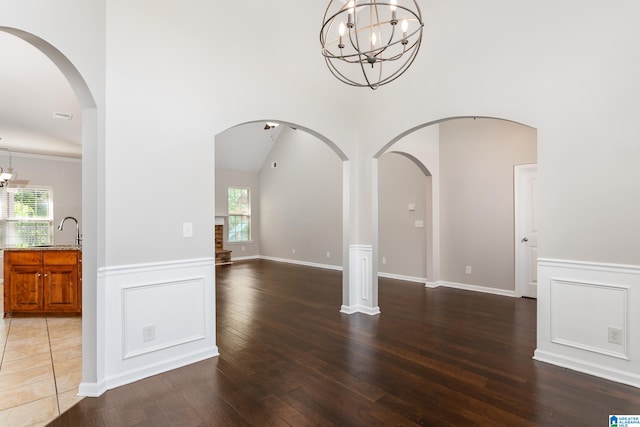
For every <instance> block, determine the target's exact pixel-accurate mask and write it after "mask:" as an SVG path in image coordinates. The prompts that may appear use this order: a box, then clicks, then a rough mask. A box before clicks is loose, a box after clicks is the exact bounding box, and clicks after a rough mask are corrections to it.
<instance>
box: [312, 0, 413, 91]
mask: <svg viewBox="0 0 640 427" xmlns="http://www.w3.org/2000/svg"><path fill="white" fill-rule="evenodd" d="M423 28H424V22H423V21H422V15H421V13H420V8H419V7H418V3H417V2H416V1H415V0H384V1H376V0H368V1H366V0H364V1H363V0H349V1H346V0H331V1H330V2H329V5H328V6H327V10H326V11H325V14H324V18H323V21H322V29H321V30H320V43H321V45H322V55H323V56H324V58H325V62H326V63H327V67H329V70H330V71H331V73H332V74H333V75H334V76H335V77H336V78H337V79H338V80H340V81H342V82H343V83H346V84H348V85H351V86H358V87H370V88H371V89H377V88H378V87H380V86H382V85H384V84H387V83H390V82H392V81H394V80H395V79H397V78H398V77H400V76H401V75H402V74H403V73H404V72H405V71H406V70H407V69H408V68H409V67H410V66H411V64H412V63H413V61H414V59H415V58H416V55H417V54H418V50H419V49H420V44H421V42H422V30H423Z"/></svg>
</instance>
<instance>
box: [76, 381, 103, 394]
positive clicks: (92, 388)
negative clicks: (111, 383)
mask: <svg viewBox="0 0 640 427" xmlns="http://www.w3.org/2000/svg"><path fill="white" fill-rule="evenodd" d="M105 391H107V386H106V384H105V383H104V381H101V382H98V383H86V382H82V383H80V385H79V386H78V396H82V397H100V396H101V395H102V393H104V392H105Z"/></svg>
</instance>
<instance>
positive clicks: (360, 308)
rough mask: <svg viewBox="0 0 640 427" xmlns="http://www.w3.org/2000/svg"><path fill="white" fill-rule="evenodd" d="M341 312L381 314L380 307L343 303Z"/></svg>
mask: <svg viewBox="0 0 640 427" xmlns="http://www.w3.org/2000/svg"><path fill="white" fill-rule="evenodd" d="M340 313H344V314H354V313H363V314H368V315H369V316H376V315H378V314H380V307H373V308H370V307H363V306H346V305H343V306H342V307H340Z"/></svg>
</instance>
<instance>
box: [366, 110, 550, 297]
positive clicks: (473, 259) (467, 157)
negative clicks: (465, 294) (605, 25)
mask: <svg viewBox="0 0 640 427" xmlns="http://www.w3.org/2000/svg"><path fill="white" fill-rule="evenodd" d="M391 150H394V151H402V152H404V153H408V154H410V155H411V156H412V157H413V158H415V159H416V160H417V161H418V162H419V163H421V164H422V165H423V166H424V168H426V169H427V170H429V171H430V172H431V174H432V178H431V179H432V184H433V187H432V191H431V195H430V198H431V200H430V203H429V209H430V210H431V213H432V215H431V233H430V235H429V236H428V239H427V241H428V242H429V244H428V247H427V250H426V252H427V254H428V255H427V257H426V259H425V260H424V261H423V263H424V266H425V267H427V266H428V268H427V274H426V279H427V280H426V281H425V284H426V285H427V286H429V287H437V286H448V287H455V288H462V289H469V290H474V291H480V292H488V293H494V294H500V295H509V296H515V283H514V282H515V279H514V276H515V274H514V268H515V255H514V241H515V236H514V209H513V203H514V196H513V194H514V175H513V173H514V172H513V170H514V166H516V165H520V164H531V163H536V162H537V133H536V130H535V129H534V128H531V127H529V126H526V125H522V124H519V123H516V122H512V121H508V120H502V119H495V118H489V117H453V118H449V119H443V120H438V121H435V122H430V123H427V124H425V125H422V126H418V127H416V128H414V129H411V130H410V131H407V132H405V133H403V134H402V135H400V136H398V137H397V138H395V139H394V140H393V141H391V142H390V143H389V144H387V145H385V147H384V148H383V149H382V150H380V151H379V152H378V153H377V155H376V158H377V159H378V162H380V161H382V159H380V158H381V157H382V155H383V154H384V153H388V152H390V151H391ZM377 191H379V188H378V189H377ZM376 208H377V209H378V212H379V215H380V216H382V213H380V212H381V209H384V208H385V207H383V206H380V205H379V206H377V207H376ZM405 208H406V207H405ZM382 226H383V224H382V223H379V224H377V225H376V227H377V229H376V230H374V231H375V232H376V234H377V235H383V234H384V232H383V231H382V230H380V229H379V227H382ZM377 243H378V244H379V245H380V244H381V239H378V242H377ZM377 253H378V257H379V259H378V263H379V265H380V266H383V265H384V263H383V260H382V257H383V256H384V254H383V253H382V248H381V247H380V246H379V247H378V252H377ZM394 256H400V257H402V253H400V254H398V255H394ZM381 271H383V270H382V269H381ZM397 274H398V275H400V276H402V274H401V272H400V273H397ZM407 276H409V277H411V276H410V275H409V274H407Z"/></svg>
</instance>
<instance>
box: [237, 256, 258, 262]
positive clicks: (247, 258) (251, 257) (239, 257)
mask: <svg viewBox="0 0 640 427" xmlns="http://www.w3.org/2000/svg"><path fill="white" fill-rule="evenodd" d="M250 259H260V255H249V256H232V257H231V261H246V260H250Z"/></svg>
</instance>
